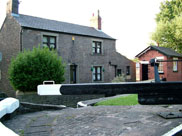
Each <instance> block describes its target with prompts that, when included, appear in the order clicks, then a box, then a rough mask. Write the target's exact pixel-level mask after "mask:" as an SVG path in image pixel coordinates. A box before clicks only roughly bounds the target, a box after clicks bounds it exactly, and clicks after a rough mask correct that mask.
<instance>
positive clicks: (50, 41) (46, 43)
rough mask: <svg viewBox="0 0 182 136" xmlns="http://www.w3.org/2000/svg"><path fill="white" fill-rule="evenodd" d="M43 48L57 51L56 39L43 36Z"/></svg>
mask: <svg viewBox="0 0 182 136" xmlns="http://www.w3.org/2000/svg"><path fill="white" fill-rule="evenodd" d="M43 47H48V48H49V49H56V37H55V36H47V35H43Z"/></svg>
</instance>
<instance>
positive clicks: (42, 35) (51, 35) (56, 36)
mask: <svg viewBox="0 0 182 136" xmlns="http://www.w3.org/2000/svg"><path fill="white" fill-rule="evenodd" d="M44 36H50V37H55V38H56V48H55V50H58V49H59V45H58V41H59V35H58V34H55V33H49V32H42V33H41V46H42V47H43V37H44Z"/></svg>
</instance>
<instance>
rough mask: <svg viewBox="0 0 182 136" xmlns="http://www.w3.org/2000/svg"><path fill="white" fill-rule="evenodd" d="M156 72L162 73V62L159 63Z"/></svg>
mask: <svg viewBox="0 0 182 136" xmlns="http://www.w3.org/2000/svg"><path fill="white" fill-rule="evenodd" d="M158 72H159V73H164V71H163V62H159V68H158Z"/></svg>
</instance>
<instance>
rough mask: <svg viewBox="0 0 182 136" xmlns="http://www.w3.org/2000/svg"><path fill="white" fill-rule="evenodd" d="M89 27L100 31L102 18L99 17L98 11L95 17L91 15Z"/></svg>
mask: <svg viewBox="0 0 182 136" xmlns="http://www.w3.org/2000/svg"><path fill="white" fill-rule="evenodd" d="M90 26H91V27H94V28H96V29H98V30H101V29H102V18H101V17H100V12H99V10H98V14H97V15H96V16H94V14H93V15H92V17H91V19H90Z"/></svg>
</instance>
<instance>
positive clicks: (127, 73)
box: [126, 66, 130, 75]
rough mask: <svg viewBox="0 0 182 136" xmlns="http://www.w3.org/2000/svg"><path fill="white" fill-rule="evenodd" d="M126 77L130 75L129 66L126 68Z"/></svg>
mask: <svg viewBox="0 0 182 136" xmlns="http://www.w3.org/2000/svg"><path fill="white" fill-rule="evenodd" d="M126 75H130V66H126Z"/></svg>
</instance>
